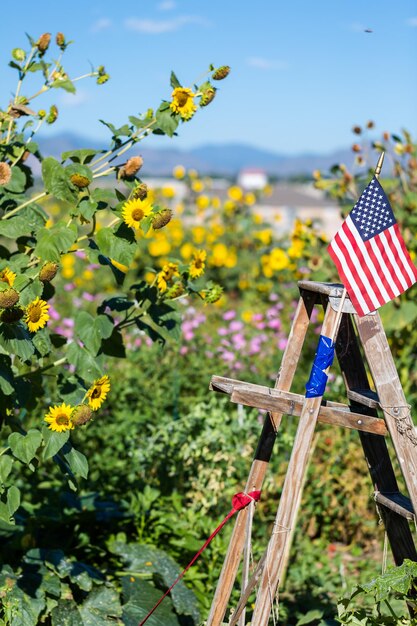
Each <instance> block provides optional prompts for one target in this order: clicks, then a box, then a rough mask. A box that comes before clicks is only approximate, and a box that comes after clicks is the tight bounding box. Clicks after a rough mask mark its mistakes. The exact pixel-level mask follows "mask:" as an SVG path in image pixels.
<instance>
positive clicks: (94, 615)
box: [79, 585, 137, 626]
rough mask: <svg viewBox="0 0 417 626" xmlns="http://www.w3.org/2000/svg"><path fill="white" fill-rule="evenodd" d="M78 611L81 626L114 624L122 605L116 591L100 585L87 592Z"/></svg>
mask: <svg viewBox="0 0 417 626" xmlns="http://www.w3.org/2000/svg"><path fill="white" fill-rule="evenodd" d="M79 612H80V615H81V618H82V622H81V624H83V626H106V625H107V626H108V625H109V624H111V625H112V626H114V624H115V623H117V622H116V618H117V617H121V615H122V607H121V605H120V600H119V596H118V594H117V592H116V591H115V590H114V589H112V588H111V587H108V586H107V585H101V586H100V587H96V588H95V589H93V591H92V592H91V593H89V594H88V596H87V599H86V600H85V601H84V602H83V604H82V605H81V606H80V607H79ZM136 626H137V624H136Z"/></svg>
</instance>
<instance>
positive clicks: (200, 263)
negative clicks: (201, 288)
mask: <svg viewBox="0 0 417 626" xmlns="http://www.w3.org/2000/svg"><path fill="white" fill-rule="evenodd" d="M206 257H207V252H206V251H205V250H196V251H195V252H194V254H193V259H192V261H191V263H190V269H189V272H190V276H191V278H198V277H199V276H201V274H203V273H204V268H205V266H206V264H205V260H206Z"/></svg>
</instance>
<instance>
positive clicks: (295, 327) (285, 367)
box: [207, 293, 317, 626]
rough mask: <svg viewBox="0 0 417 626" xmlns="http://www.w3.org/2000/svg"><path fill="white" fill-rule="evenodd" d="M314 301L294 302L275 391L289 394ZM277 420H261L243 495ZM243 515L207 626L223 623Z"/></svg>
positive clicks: (258, 483) (264, 460) (254, 479)
mask: <svg viewBox="0 0 417 626" xmlns="http://www.w3.org/2000/svg"><path fill="white" fill-rule="evenodd" d="M316 298H317V296H316V295H315V294H314V293H309V294H307V295H306V296H305V297H304V298H300V300H299V302H298V306H297V309H296V312H295V316H294V320H293V323H292V327H291V331H290V334H289V337H288V343H287V347H286V349H285V351H284V354H283V357H282V361H281V366H280V369H279V372H278V374H277V377H276V380H275V387H276V388H277V389H281V390H289V389H290V387H291V384H292V381H293V378H294V374H295V371H296V369H297V365H298V361H299V358H300V355H301V350H302V347H303V344H304V339H305V336H306V333H307V329H308V326H309V322H310V317H311V313H312V310H313V307H314V304H315V302H316ZM229 380H230V379H229ZM281 418H282V414H281V413H279V412H277V411H274V412H272V413H269V414H268V415H267V416H266V418H265V421H264V425H263V429H262V433H261V436H260V439H259V442H258V446H257V449H256V451H255V455H254V459H253V461H252V466H251V469H250V472H249V476H248V479H247V482H246V486H245V491H246V492H248V491H252V490H255V489H262V485H263V481H264V478H265V474H266V470H267V467H268V464H269V460H270V458H271V454H272V450H273V446H274V442H275V439H276V433H277V430H278V428H279V425H280V422H281ZM247 515H248V509H247V508H246V509H243V510H242V511H240V512H239V513H238V515H237V518H236V522H235V525H234V528H233V533H232V536H231V539H230V542H229V547H228V550H227V554H226V557H225V560H224V563H223V567H222V571H221V573H220V577H219V580H218V583H217V587H216V591H215V594H214V598H213V602H212V604H211V608H210V613H209V616H208V619H207V626H220V625H221V624H222V622H223V618H224V615H225V613H226V609H227V604H228V602H229V598H230V595H231V592H232V589H233V585H234V582H235V580H236V576H237V571H238V567H239V563H240V559H241V556H242V551H243V547H244V543H245V527H246V520H247Z"/></svg>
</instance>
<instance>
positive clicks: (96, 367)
mask: <svg viewBox="0 0 417 626" xmlns="http://www.w3.org/2000/svg"><path fill="white" fill-rule="evenodd" d="M67 358H68V361H69V363H71V365H74V367H75V371H76V373H77V375H78V376H80V377H81V378H83V379H84V380H86V381H88V382H92V381H93V380H94V379H95V378H100V376H101V375H102V372H103V357H102V356H101V355H99V356H95V355H93V354H91V352H90V351H89V350H87V348H83V347H82V346H79V345H78V343H76V342H75V341H74V342H73V343H70V344H69V345H68V349H67Z"/></svg>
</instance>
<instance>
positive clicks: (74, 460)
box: [63, 444, 88, 478]
mask: <svg viewBox="0 0 417 626" xmlns="http://www.w3.org/2000/svg"><path fill="white" fill-rule="evenodd" d="M67 445H68V444H67ZM66 448H67V446H66ZM66 448H65V450H66ZM63 457H64V458H65V460H66V461H67V463H68V465H69V466H70V469H71V471H72V473H73V474H75V475H78V476H81V477H82V478H87V476H88V461H87V458H86V456H85V455H84V454H83V453H82V452H79V451H78V450H76V449H75V448H73V447H72V446H70V449H69V451H68V452H66V451H64V453H63Z"/></svg>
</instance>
